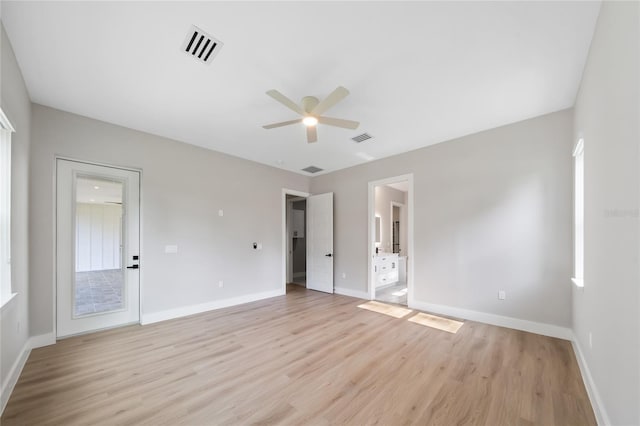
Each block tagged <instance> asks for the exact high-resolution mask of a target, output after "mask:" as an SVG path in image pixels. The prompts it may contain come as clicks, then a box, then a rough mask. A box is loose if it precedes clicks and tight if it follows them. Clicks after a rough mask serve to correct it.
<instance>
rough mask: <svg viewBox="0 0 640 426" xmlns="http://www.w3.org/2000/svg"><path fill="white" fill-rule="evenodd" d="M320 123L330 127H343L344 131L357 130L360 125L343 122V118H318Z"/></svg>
mask: <svg viewBox="0 0 640 426" xmlns="http://www.w3.org/2000/svg"><path fill="white" fill-rule="evenodd" d="M318 123H322V124H328V125H329V126H336V127H342V128H344V129H357V128H358V126H359V125H360V123H358V122H357V121H352V120H343V119H342V118H333V117H318Z"/></svg>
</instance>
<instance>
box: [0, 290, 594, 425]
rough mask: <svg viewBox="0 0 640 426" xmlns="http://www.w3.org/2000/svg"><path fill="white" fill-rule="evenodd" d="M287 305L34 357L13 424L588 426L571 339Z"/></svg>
mask: <svg viewBox="0 0 640 426" xmlns="http://www.w3.org/2000/svg"><path fill="white" fill-rule="evenodd" d="M360 303H362V301H361V300H358V299H353V298H349V297H344V296H335V295H326V294H322V293H317V292H313V291H309V290H305V289H304V288H300V287H297V286H293V287H292V288H291V291H290V292H289V293H288V294H287V296H282V297H276V298H272V299H268V300H264V301H260V302H255V303H251V304H247V305H242V306H237V307H233V308H228V309H222V310H218V311H213V312H209V313H205V314H200V315H195V316H192V317H188V318H183V319H178V320H173V321H167V322H162V323H158V324H153V325H147V326H144V327H142V326H131V327H126V328H121V329H117V330H111V331H105V332H100V333H95V334H91V335H86V336H80V337H74V338H70V339H66V340H62V341H60V342H58V344H56V345H54V346H49V347H45V348H40V349H36V350H34V351H33V352H32V353H31V356H30V357H29V360H28V362H27V364H26V366H25V369H24V371H23V373H22V376H21V377H20V380H19V381H18V384H17V386H16V388H15V390H14V392H13V395H12V396H11V399H10V401H9V403H8V405H7V408H6V409H5V412H4V415H3V416H2V419H1V423H2V425H3V426H8V425H14V424H28V425H36V424H38V425H40V424H59V425H70V424H148V425H161V424H168V425H175V424H191V425H209V424H211V425H217V424H228V425H237V424H254V423H260V424H311V425H316V424H318V425H326V424H352V425H370V424H378V425H404V424H421V425H427V424H430V425H431V424H433V425H454V424H477V425H492V426H493V425H533V424H538V425H592V424H595V419H594V416H593V412H592V409H591V406H590V404H589V402H588V399H587V395H586V392H585V389H584V386H583V384H582V380H581V378H580V373H579V370H578V366H577V364H576V360H575V358H574V355H573V352H572V349H571V344H570V343H569V342H567V341H563V340H559V339H553V338H548V337H543V336H539V335H535V334H529V333H524V332H519V331H514V330H509V329H505V328H500V327H494V326H489V325H484V324H480V323H474V322H470V321H467V322H465V324H464V325H463V326H462V328H461V329H460V331H458V333H457V334H451V333H446V332H443V331H439V330H436V329H432V328H429V327H424V326H421V325H418V324H414V323H411V322H409V321H407V319H406V318H404V319H396V318H392V317H388V316H385V315H382V314H379V313H375V312H370V311H367V310H364V309H358V308H357V307H356V306H357V305H358V304H360Z"/></svg>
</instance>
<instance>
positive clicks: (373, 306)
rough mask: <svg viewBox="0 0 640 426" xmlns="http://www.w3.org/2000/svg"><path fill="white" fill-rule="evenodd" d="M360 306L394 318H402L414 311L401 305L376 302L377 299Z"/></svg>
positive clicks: (359, 306)
mask: <svg viewBox="0 0 640 426" xmlns="http://www.w3.org/2000/svg"><path fill="white" fill-rule="evenodd" d="M358 308H362V309H366V310H368V311H372V312H377V313H379V314H385V315H389V316H392V317H394V318H402V317H404V316H407V315H409V314H410V313H411V312H413V311H412V310H411V309H407V308H401V307H400V306H394V305H387V304H386V303H380V302H376V301H375V300H371V301H370V302H367V303H363V304H362V305H358Z"/></svg>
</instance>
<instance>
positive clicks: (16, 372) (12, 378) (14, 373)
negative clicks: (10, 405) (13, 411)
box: [0, 340, 31, 415]
mask: <svg viewBox="0 0 640 426" xmlns="http://www.w3.org/2000/svg"><path fill="white" fill-rule="evenodd" d="M30 353H31V348H30V347H29V340H27V341H26V342H24V346H23V347H22V350H21V351H20V355H18V358H17V359H16V360H15V362H14V363H13V365H12V366H11V370H9V374H8V375H7V378H6V379H5V381H4V383H2V389H0V403H1V404H2V406H1V408H2V410H0V415H1V414H2V413H3V412H4V407H6V406H7V402H9V397H10V396H11V393H12V392H13V388H14V387H15V386H16V383H18V378H19V377H20V373H22V369H23V368H24V365H25V364H26V363H27V359H28V358H29V354H30Z"/></svg>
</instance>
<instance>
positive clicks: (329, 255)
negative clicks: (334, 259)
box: [325, 253, 333, 257]
mask: <svg viewBox="0 0 640 426" xmlns="http://www.w3.org/2000/svg"><path fill="white" fill-rule="evenodd" d="M325 256H327V257H331V256H333V255H332V254H331V253H329V254H325Z"/></svg>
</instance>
